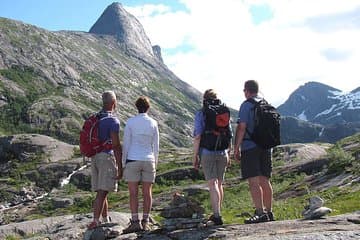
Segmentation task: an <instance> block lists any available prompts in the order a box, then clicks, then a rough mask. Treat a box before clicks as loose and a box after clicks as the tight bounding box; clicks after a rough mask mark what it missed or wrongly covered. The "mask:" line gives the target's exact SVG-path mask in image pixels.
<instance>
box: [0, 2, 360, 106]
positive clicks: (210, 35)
mask: <svg viewBox="0 0 360 240" xmlns="http://www.w3.org/2000/svg"><path fill="white" fill-rule="evenodd" d="M113 2H114V1H108V0H51V1H48V0H0V17H6V18H11V19H16V20H20V21H23V22H25V23H29V24H33V25H36V26H38V27H42V28H45V29H47V30H50V31H57V30H76V31H88V30H89V29H90V28H91V26H92V25H93V24H94V23H95V22H96V20H97V19H98V18H99V17H100V15H101V14H102V12H103V11H104V10H105V8H106V7H107V6H108V5H110V4H111V3H113ZM119 2H120V3H121V4H122V5H123V6H124V8H125V9H126V10H127V11H128V12H130V13H131V14H133V15H134V16H135V17H136V18H137V19H138V20H139V21H140V23H141V24H142V25H143V27H144V29H145V32H146V34H147V35H148V37H149V39H150V41H151V43H152V45H159V46H160V47H161V49H162V57H163V60H164V62H165V64H166V65H167V66H168V67H169V68H170V69H171V70H172V71H173V72H174V73H175V74H176V75H177V76H178V77H179V78H180V79H182V80H183V81H185V82H187V83H189V84H190V85H192V86H193V87H195V88H197V89H198V90H199V91H201V92H204V91H205V90H206V89H209V88H213V89H215V90H216V91H217V92H218V94H219V96H220V98H221V99H222V100H223V101H224V102H225V103H226V104H227V105H229V106H231V107H233V108H235V109H237V108H239V106H240V104H241V102H242V101H243V100H244V94H243V85H244V82H245V81H246V80H249V79H255V80H257V81H258V83H259V86H260V92H261V94H262V96H263V97H265V98H266V99H267V100H268V101H269V102H271V103H272V104H273V105H275V106H279V105H281V104H282V103H284V102H285V101H286V100H287V99H288V97H289V95H290V94H291V93H292V92H293V91H295V90H296V89H297V88H298V87H300V86H301V85H304V84H305V83H307V82H310V81H316V82H321V83H323V84H326V85H329V86H331V87H334V88H337V89H339V90H340V91H344V92H349V91H351V90H353V89H355V88H357V87H359V86H360V44H359V43H360V0H346V1H344V0H311V1H304V0H221V1H220V0H166V1H165V0H162V1H161V0H139V1H137V0H124V1H119ZM150 97H151V96H150Z"/></svg>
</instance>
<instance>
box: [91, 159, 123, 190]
mask: <svg viewBox="0 0 360 240" xmlns="http://www.w3.org/2000/svg"><path fill="white" fill-rule="evenodd" d="M116 174H117V166H116V161H115V157H114V156H113V155H111V154H108V153H104V152H101V153H98V154H96V155H95V156H94V157H92V158H91V190H92V191H95V192H96V191H97V190H103V191H108V192H110V191H115V192H116V191H117V182H118V181H117V180H116Z"/></svg>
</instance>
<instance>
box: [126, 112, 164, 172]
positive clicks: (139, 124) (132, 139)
mask: <svg viewBox="0 0 360 240" xmlns="http://www.w3.org/2000/svg"><path fill="white" fill-rule="evenodd" d="M158 155H159V130H158V124H157V122H156V121H155V120H154V119H152V118H151V117H149V116H148V114H147V113H139V114H138V115H136V116H134V117H131V118H129V119H128V120H127V122H126V126H125V129H124V137H123V154H122V162H123V166H125V163H126V160H127V159H129V160H137V161H155V162H156V163H157V161H158Z"/></svg>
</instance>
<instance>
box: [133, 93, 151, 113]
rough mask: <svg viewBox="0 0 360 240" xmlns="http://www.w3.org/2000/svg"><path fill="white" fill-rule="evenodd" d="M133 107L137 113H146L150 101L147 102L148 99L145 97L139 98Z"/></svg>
mask: <svg viewBox="0 0 360 240" xmlns="http://www.w3.org/2000/svg"><path fill="white" fill-rule="evenodd" d="M135 106H136V108H137V109H138V112H139V113H145V112H147V110H148V109H149V107H150V101H149V98H147V97H144V96H142V97H139V98H138V99H137V100H136V102H135Z"/></svg>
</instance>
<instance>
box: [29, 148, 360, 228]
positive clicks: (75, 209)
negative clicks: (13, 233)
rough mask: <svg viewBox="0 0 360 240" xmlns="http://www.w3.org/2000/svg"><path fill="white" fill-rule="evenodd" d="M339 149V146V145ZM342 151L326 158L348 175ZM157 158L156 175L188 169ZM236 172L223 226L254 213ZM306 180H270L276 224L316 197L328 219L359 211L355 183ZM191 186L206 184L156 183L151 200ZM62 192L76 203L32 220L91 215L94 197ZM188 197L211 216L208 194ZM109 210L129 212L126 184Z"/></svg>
mask: <svg viewBox="0 0 360 240" xmlns="http://www.w3.org/2000/svg"><path fill="white" fill-rule="evenodd" d="M339 146H341V145H340V144H339ZM342 150H343V149H342V147H340V148H339V147H338V146H337V147H334V148H332V149H330V150H329V156H332V153H333V152H334V151H335V152H336V153H337V154H336V156H337V157H341V158H345V159H338V160H337V161H336V162H335V163H333V164H343V163H344V162H345V163H346V164H345V165H344V166H345V171H348V172H351V171H350V170H351V168H353V167H354V165H351V164H353V163H354V161H351V164H350V165H349V162H348V161H347V160H346V158H347V157H348V156H349V155H348V154H350V152H349V151H345V154H344V151H342ZM339 152H340V153H339ZM350 156H352V155H350ZM160 158H161V159H167V160H168V161H167V162H162V163H159V165H158V167H157V174H161V173H164V172H167V171H171V170H174V169H179V168H183V167H189V166H190V165H191V153H189V154H188V155H183V154H181V155H180V154H178V153H177V151H176V150H173V149H170V150H169V151H167V152H162V153H161V156H160ZM180 159H181V160H180ZM337 166H339V165H337ZM341 166H343V165H341ZM330 167H331V166H330ZM239 172H240V164H239V163H237V162H233V163H232V165H231V167H229V168H228V169H227V172H226V177H225V185H224V186H225V187H224V193H225V194H224V201H223V206H222V216H223V219H224V222H225V223H227V224H232V223H243V221H244V219H245V218H246V217H247V216H246V213H247V214H252V213H253V211H254V208H253V204H252V199H251V196H250V193H249V187H248V184H247V181H244V180H240V178H239ZM318 174H319V176H321V175H324V174H327V171H326V170H325V171H323V172H321V173H318ZM306 179H307V175H306V174H305V173H297V172H293V173H287V174H274V175H273V177H272V179H271V182H272V186H273V190H274V202H273V212H274V214H275V218H276V219H277V220H289V219H299V218H302V215H301V213H302V211H303V210H304V207H305V206H306V205H308V200H309V198H311V197H312V196H320V197H321V198H323V199H324V201H325V204H324V205H325V206H326V207H329V208H331V209H333V211H332V213H331V215H338V214H344V213H349V212H354V211H356V210H360V204H359V199H360V191H359V189H360V185H359V183H353V184H352V185H351V184H349V185H348V186H346V187H343V188H341V189H340V188H337V187H333V188H330V189H327V190H323V191H318V190H316V191H315V190H311V186H310V185H308V183H307V181H306ZM193 184H204V185H205V186H206V181H205V180H204V179H203V178H201V179H198V180H191V179H184V180H179V181H174V180H173V181H160V183H156V184H154V186H153V197H154V199H157V198H159V197H163V196H166V197H168V198H171V196H172V194H173V193H174V192H177V191H178V192H182V191H183V189H185V188H188V187H189V186H190V185H193ZM63 191H64V192H65V195H76V196H79V197H77V198H76V199H77V200H76V201H75V204H73V205H71V206H69V207H67V208H64V209H55V208H54V206H52V203H51V201H50V200H48V201H44V202H43V203H42V204H41V205H40V206H39V208H38V211H37V212H34V214H33V215H32V218H39V217H41V216H52V215H63V214H76V213H88V212H91V205H92V202H93V200H94V198H95V194H94V193H89V192H82V191H80V190H78V189H77V188H76V187H75V186H73V185H71V184H69V185H68V186H66V187H65V189H63ZM288 191H296V192H300V193H302V195H298V196H291V197H288V198H283V197H282V198H280V197H279V196H283V195H282V194H283V193H286V192H288ZM79 193H80V194H79ZM191 197H192V198H194V199H195V200H197V201H199V202H201V204H202V206H203V207H204V209H205V213H206V214H207V215H209V214H211V206H210V196H209V192H207V191H199V192H198V193H197V194H195V195H192V196H191ZM139 198H140V199H142V196H141V187H140V188H139ZM155 201H156V200H155ZM168 203H169V202H165V201H163V202H160V203H159V204H160V206H159V207H160V208H161V207H164V206H166V205H167V204H168ZM109 208H110V210H111V211H119V212H130V210H129V193H128V190H127V184H126V183H125V182H124V181H120V182H119V192H117V193H110V194H109ZM152 215H153V216H154V218H155V219H156V220H157V221H161V220H162V217H160V216H159V212H156V211H152Z"/></svg>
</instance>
